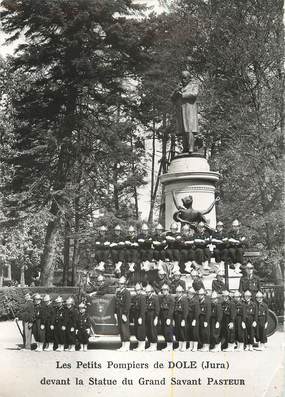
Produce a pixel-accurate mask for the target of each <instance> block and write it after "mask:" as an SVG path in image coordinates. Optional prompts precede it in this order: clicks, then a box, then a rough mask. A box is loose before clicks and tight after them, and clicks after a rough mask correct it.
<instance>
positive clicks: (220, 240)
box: [211, 230, 228, 249]
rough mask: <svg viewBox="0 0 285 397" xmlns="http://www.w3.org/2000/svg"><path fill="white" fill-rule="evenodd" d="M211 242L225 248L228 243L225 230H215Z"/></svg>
mask: <svg viewBox="0 0 285 397" xmlns="http://www.w3.org/2000/svg"><path fill="white" fill-rule="evenodd" d="M211 242H212V244H214V245H215V246H216V247H217V248H220V249H223V248H226V247H227V245H228V237H227V235H226V233H225V232H224V231H223V230H222V231H221V232H218V231H215V232H213V233H212V239H211Z"/></svg>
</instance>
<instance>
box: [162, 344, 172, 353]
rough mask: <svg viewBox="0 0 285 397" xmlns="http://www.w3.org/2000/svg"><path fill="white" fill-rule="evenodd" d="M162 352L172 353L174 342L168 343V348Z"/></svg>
mask: <svg viewBox="0 0 285 397" xmlns="http://www.w3.org/2000/svg"><path fill="white" fill-rule="evenodd" d="M161 351H162V352H171V351H172V342H167V344H166V347H165V348H164V349H161Z"/></svg>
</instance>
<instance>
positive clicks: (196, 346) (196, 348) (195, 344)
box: [192, 342, 198, 352]
mask: <svg viewBox="0 0 285 397" xmlns="http://www.w3.org/2000/svg"><path fill="white" fill-rule="evenodd" d="M192 343H193V348H192V352H196V351H197V350H198V342H192Z"/></svg>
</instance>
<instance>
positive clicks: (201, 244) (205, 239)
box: [193, 232, 210, 248]
mask: <svg viewBox="0 0 285 397" xmlns="http://www.w3.org/2000/svg"><path fill="white" fill-rule="evenodd" d="M193 239H194V244H195V247H197V248H206V247H207V244H208V243H209V241H210V239H209V234H208V233H207V232H204V233H199V232H195V233H194V235H193ZM197 240H201V241H197Z"/></svg>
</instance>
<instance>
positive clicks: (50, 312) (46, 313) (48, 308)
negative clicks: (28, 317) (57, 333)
mask: <svg viewBox="0 0 285 397" xmlns="http://www.w3.org/2000/svg"><path fill="white" fill-rule="evenodd" d="M54 311H55V308H54V307H53V305H52V304H51V303H50V304H49V305H46V304H43V306H42V309H41V312H42V318H43V324H51V321H52V319H53V317H54Z"/></svg>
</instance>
